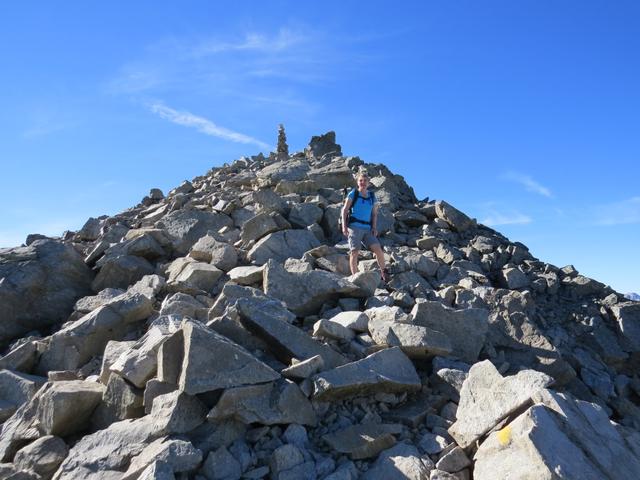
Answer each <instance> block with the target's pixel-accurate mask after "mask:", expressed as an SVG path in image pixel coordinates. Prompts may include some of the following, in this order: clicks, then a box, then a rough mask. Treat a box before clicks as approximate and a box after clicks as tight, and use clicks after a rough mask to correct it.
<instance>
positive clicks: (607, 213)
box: [593, 197, 640, 226]
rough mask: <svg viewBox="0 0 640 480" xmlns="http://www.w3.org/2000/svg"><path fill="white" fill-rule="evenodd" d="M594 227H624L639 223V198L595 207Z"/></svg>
mask: <svg viewBox="0 0 640 480" xmlns="http://www.w3.org/2000/svg"><path fill="white" fill-rule="evenodd" d="M593 218H594V221H595V222H594V223H595V224H596V225H604V226H610V225H625V224H633V223H640V197H631V198H628V199H626V200H621V201H619V202H612V203H607V204H603V205H598V206H597V207H595V211H594V217H593Z"/></svg>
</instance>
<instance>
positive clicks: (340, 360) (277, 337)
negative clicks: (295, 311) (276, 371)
mask: <svg viewBox="0 0 640 480" xmlns="http://www.w3.org/2000/svg"><path fill="white" fill-rule="evenodd" d="M236 306H237V308H238V313H239V314H240V317H241V319H242V324H243V325H244V326H245V327H246V328H247V329H248V330H250V331H251V332H252V333H254V334H255V335H257V336H258V337H260V338H262V339H263V340H265V341H266V342H267V343H268V344H269V346H270V348H271V350H272V352H273V353H274V354H275V355H276V356H277V357H278V358H279V359H280V360H281V361H283V362H286V363H289V362H290V360H291V358H297V359H299V360H306V359H309V358H311V357H315V356H316V355H320V356H321V357H322V359H323V360H324V363H325V366H326V367H327V368H334V367H337V366H338V365H344V364H345V363H347V360H346V359H345V358H344V357H343V356H342V355H340V354H339V353H338V352H336V351H335V350H333V349H332V348H331V347H329V346H328V345H325V344H323V343H320V342H318V341H317V340H314V339H313V338H311V337H310V336H309V335H307V334H306V333H305V332H303V331H302V330H300V329H299V328H298V327H296V326H294V325H291V324H290V323H288V322H287V321H286V320H285V318H287V317H288V315H290V312H289V311H288V310H287V309H286V308H284V307H283V306H282V305H281V304H280V303H278V302H275V301H265V300H263V299H259V298H241V299H239V300H238V301H237V303H236ZM285 312H286V313H285Z"/></svg>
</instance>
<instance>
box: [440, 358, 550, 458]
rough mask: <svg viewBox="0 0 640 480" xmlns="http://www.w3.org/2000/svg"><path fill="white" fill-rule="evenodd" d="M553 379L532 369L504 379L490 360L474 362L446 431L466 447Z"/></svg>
mask: <svg viewBox="0 0 640 480" xmlns="http://www.w3.org/2000/svg"><path fill="white" fill-rule="evenodd" d="M552 382H553V379H552V378H551V377H549V376H548V375H545V374H544V373H541V372H537V371H535V370H522V371H520V372H518V374H517V375H513V376H511V377H504V378H503V377H502V375H500V373H499V372H498V370H497V369H496V368H495V367H494V366H493V364H492V363H491V362H490V361H489V360H484V361H482V362H479V363H476V364H475V365H473V366H472V367H471V369H470V370H469V376H468V377H467V380H466V381H465V382H464V384H463V385H462V390H461V391H460V404H459V405H458V411H457V420H456V422H455V423H454V424H453V425H452V426H451V427H450V428H449V434H450V435H451V436H452V437H453V438H454V439H455V440H456V443H457V444H458V445H459V446H461V447H462V448H466V447H468V446H469V445H471V444H472V443H473V442H475V441H476V440H478V439H479V438H480V437H482V436H483V435H484V434H485V433H487V432H488V431H489V430H491V429H492V428H493V427H495V426H496V425H497V424H498V422H500V421H501V420H503V419H504V418H506V417H507V416H508V415H509V414H511V413H513V412H515V411H516V410H518V409H519V408H522V406H523V405H525V404H526V403H527V402H529V401H531V397H532V396H533V394H534V393H535V392H537V391H538V390H540V389H543V388H545V387H547V386H548V385H550V384H551V383H552Z"/></svg>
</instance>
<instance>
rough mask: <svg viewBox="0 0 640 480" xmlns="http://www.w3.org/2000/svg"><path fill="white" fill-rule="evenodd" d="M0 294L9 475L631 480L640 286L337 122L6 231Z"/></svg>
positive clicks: (639, 424)
mask: <svg viewBox="0 0 640 480" xmlns="http://www.w3.org/2000/svg"><path fill="white" fill-rule="evenodd" d="M285 155H286V158H284V157H285ZM358 169H363V170H365V171H366V172H368V173H369V175H370V176H371V182H372V184H373V186H374V187H375V189H376V198H377V199H378V200H379V201H380V203H381V210H380V216H379V222H378V226H379V230H380V232H381V242H382V244H383V247H384V251H385V255H386V257H387V261H388V264H389V265H390V268H391V273H392V278H391V280H390V281H389V282H388V283H386V284H384V283H382V282H381V279H380V275H379V272H378V271H377V267H376V262H375V259H374V258H373V257H372V256H371V254H370V253H369V252H362V258H361V261H360V264H359V265H360V269H361V271H360V272H359V273H357V274H356V275H352V276H350V275H349V266H348V261H347V255H346V246H345V242H344V241H343V239H341V238H340V235H339V232H338V231H337V230H338V229H337V224H338V217H339V215H340V209H341V203H342V189H343V188H344V187H347V186H351V185H353V174H354V173H355V172H356V171H358ZM0 307H1V308H0V348H2V349H3V350H2V351H3V354H2V356H1V357H0V369H1V370H0V423H2V426H1V430H0V478H4V479H51V478H54V479H57V480H67V479H83V480H92V479H147V480H148V479H158V480H159V479H164V480H167V479H198V480H218V479H225V480H231V479H236V480H237V479H240V478H243V479H262V478H265V479H267V478H269V479H318V480H323V479H324V480H349V479H357V478H362V479H368V480H377V479H380V480H389V479H458V480H466V479H471V478H474V479H477V480H489V479H490V480H494V479H504V478H511V479H531V480H534V479H535V480H538V479H545V478H548V479H556V478H565V479H620V478H632V479H633V478H640V408H639V405H640V378H639V377H638V374H637V372H638V366H639V359H640V303H638V302H633V301H628V300H626V299H625V298H624V297H623V296H622V295H621V294H619V293H617V292H615V291H613V290H612V289H611V288H609V287H607V286H605V285H603V284H601V283H599V282H597V281H596V280H593V279H590V278H587V277H585V276H583V275H581V274H580V273H579V272H578V271H576V269H575V268H573V267H572V266H566V267H564V268H559V267H556V266H554V265H551V264H548V263H545V262H543V261H541V260H538V259H536V258H535V257H534V256H533V255H532V254H531V252H529V250H528V249H527V247H526V246H525V245H523V244H521V243H518V242H512V241H510V240H509V239H507V238H506V237H505V236H503V235H501V234H500V233H498V232H496V231H495V230H492V229H491V228H488V227H486V226H484V225H481V224H478V223H477V222H476V221H475V220H473V219H471V218H469V217H468V216H467V215H465V214H464V213H462V212H461V211H459V210H457V209H456V208H455V207H453V206H451V205H450V204H448V203H446V202H445V201H441V200H439V201H418V200H417V199H416V198H415V195H414V193H413V190H412V189H411V188H410V187H409V186H408V185H407V184H406V183H405V181H404V180H403V178H402V177H400V176H398V175H394V174H393V173H392V172H390V171H389V170H388V169H387V168H386V167H385V166H384V165H371V164H367V163H364V162H363V161H362V160H360V159H359V158H358V157H349V156H343V155H342V151H341V148H340V145H337V144H336V143H335V134H334V133H333V132H329V133H328V134H326V135H321V136H317V137H313V138H312V140H311V142H310V144H309V145H308V146H307V147H306V148H305V151H304V152H300V153H294V154H292V155H289V154H288V153H287V148H286V143H285V135H284V128H283V127H281V128H280V134H279V142H278V151H277V155H270V156H269V157H265V156H263V155H262V154H260V155H257V156H254V157H250V158H241V159H239V160H236V161H234V162H233V163H231V164H230V165H225V166H223V167H220V168H213V169H212V170H210V171H209V172H207V173H206V174H205V175H203V176H200V177H197V178H195V179H193V180H192V181H185V182H184V183H182V184H181V185H180V186H178V187H177V188H175V189H173V190H172V191H170V192H169V193H168V195H166V196H165V195H163V193H162V192H161V191H159V190H157V189H154V190H152V191H151V192H150V194H149V195H148V196H146V197H145V198H144V199H143V200H142V202H141V203H140V204H138V205H136V206H134V207H133V208H130V209H128V210H126V211H124V212H122V213H119V214H117V215H113V216H104V217H98V218H90V219H89V220H88V221H87V222H86V224H85V225H84V226H83V227H82V228H81V229H80V231H77V232H66V233H65V234H64V235H63V236H62V238H47V237H44V236H42V235H30V236H29V237H28V239H27V241H26V245H24V246H22V247H18V248H13V249H5V250H1V251H0Z"/></svg>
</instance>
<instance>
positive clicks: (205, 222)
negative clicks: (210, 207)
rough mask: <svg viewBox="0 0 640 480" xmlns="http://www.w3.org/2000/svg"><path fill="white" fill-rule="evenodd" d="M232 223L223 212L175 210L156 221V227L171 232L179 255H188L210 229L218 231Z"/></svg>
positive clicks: (173, 243)
mask: <svg viewBox="0 0 640 480" xmlns="http://www.w3.org/2000/svg"><path fill="white" fill-rule="evenodd" d="M232 225H233V220H231V218H229V217H228V216H227V215H225V214H223V213H215V212H205V211H201V210H175V211H173V212H171V213H169V214H168V215H165V216H164V217H163V218H162V219H161V220H159V221H158V222H156V227H158V228H161V229H164V230H165V231H166V232H167V234H169V236H170V238H171V241H172V245H173V248H174V250H175V252H176V253H177V254H178V255H186V254H187V253H188V252H189V249H190V248H191V247H192V246H193V245H194V244H195V243H196V242H197V241H198V240H199V239H200V238H202V237H203V236H204V235H206V234H207V233H208V232H209V231H212V232H217V231H218V230H220V229H221V228H223V227H226V226H232Z"/></svg>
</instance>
